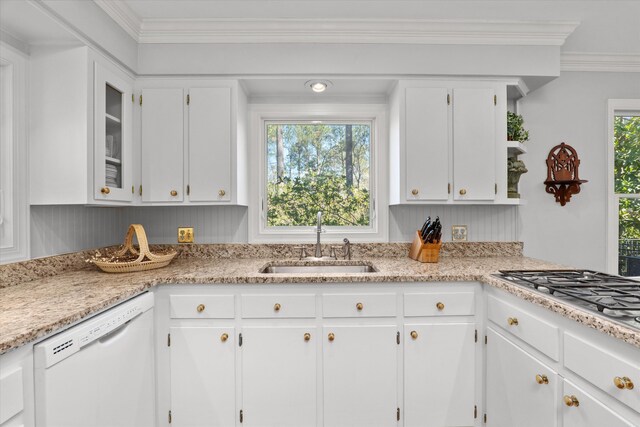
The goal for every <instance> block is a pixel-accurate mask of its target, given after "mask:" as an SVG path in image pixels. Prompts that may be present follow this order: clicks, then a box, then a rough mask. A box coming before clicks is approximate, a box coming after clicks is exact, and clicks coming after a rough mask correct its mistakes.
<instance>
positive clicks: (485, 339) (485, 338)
mask: <svg viewBox="0 0 640 427" xmlns="http://www.w3.org/2000/svg"><path fill="white" fill-rule="evenodd" d="M487 341H488V339H487V336H486V335H485V336H484V343H485V345H486V344H487Z"/></svg>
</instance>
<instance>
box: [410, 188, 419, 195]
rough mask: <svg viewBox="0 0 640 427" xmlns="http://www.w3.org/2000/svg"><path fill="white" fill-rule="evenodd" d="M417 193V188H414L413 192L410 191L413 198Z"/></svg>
mask: <svg viewBox="0 0 640 427" xmlns="http://www.w3.org/2000/svg"><path fill="white" fill-rule="evenodd" d="M418 193H419V191H418V189H417V188H414V189H413V190H411V194H413V195H414V196H417V195H418Z"/></svg>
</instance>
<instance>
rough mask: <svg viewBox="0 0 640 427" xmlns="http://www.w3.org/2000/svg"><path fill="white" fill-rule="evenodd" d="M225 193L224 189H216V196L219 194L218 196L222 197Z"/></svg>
mask: <svg viewBox="0 0 640 427" xmlns="http://www.w3.org/2000/svg"><path fill="white" fill-rule="evenodd" d="M225 194H227V192H226V191H224V190H220V191H218V196H220V197H223V196H224V195H225Z"/></svg>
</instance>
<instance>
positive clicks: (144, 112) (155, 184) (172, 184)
mask: <svg viewBox="0 0 640 427" xmlns="http://www.w3.org/2000/svg"><path fill="white" fill-rule="evenodd" d="M142 103H143V105H142V106H141V107H142V108H141V129H140V138H141V159H142V165H141V174H142V189H141V193H142V194H141V195H142V201H143V202H181V201H182V200H183V199H184V194H183V187H184V186H183V170H184V169H183V166H184V158H183V150H184V104H185V96H184V91H183V89H180V88H161V89H155V88H154V89H144V90H143V91H142Z"/></svg>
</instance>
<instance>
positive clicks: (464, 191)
mask: <svg viewBox="0 0 640 427" xmlns="http://www.w3.org/2000/svg"><path fill="white" fill-rule="evenodd" d="M465 194H467V190H465V189H464V188H463V189H461V190H460V195H461V196H464V195H465Z"/></svg>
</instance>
